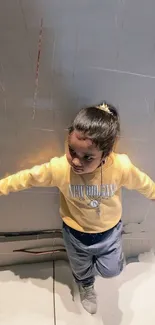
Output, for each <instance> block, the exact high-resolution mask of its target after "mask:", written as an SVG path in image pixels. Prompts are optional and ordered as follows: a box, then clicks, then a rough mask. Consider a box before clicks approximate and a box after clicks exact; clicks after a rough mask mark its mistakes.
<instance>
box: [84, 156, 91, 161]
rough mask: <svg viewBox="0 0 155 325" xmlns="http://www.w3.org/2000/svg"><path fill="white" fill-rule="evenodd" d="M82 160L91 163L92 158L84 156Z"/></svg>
mask: <svg viewBox="0 0 155 325" xmlns="http://www.w3.org/2000/svg"><path fill="white" fill-rule="evenodd" d="M84 159H85V160H87V161H92V160H93V158H92V157H90V156H85V157H84Z"/></svg>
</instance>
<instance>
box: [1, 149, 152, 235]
mask: <svg viewBox="0 0 155 325" xmlns="http://www.w3.org/2000/svg"><path fill="white" fill-rule="evenodd" d="M102 168H103V172H102V177H103V179H102V183H101V168H98V169H97V170H96V171H94V172H93V173H91V174H85V175H78V174H75V173H74V172H73V171H72V169H71V167H70V165H69V164H68V162H67V159H66V156H63V157H61V158H53V159H51V161H50V162H48V163H45V164H43V165H40V166H35V167H33V168H32V169H29V170H24V171H20V172H19V173H17V174H15V175H12V176H9V177H7V178H4V179H2V180H1V181H0V194H1V195H2V194H4V195H7V194H8V193H10V192H16V191H20V190H24V189H28V188H30V187H32V186H37V187H41V186H44V187H52V186H56V187H58V188H59V190H60V196H61V203H60V214H61V216H62V219H63V221H64V222H65V223H66V224H67V225H69V226H70V227H72V228H74V229H76V230H79V231H83V232H87V233H98V232H103V231H106V230H108V229H110V228H112V227H113V226H115V225H116V224H117V223H118V222H119V220H120V218H121V214H122V204H121V188H122V187H126V188H128V189H134V190H138V191H139V192H140V193H142V194H143V195H145V196H146V197H147V198H149V199H155V183H154V182H153V181H152V180H151V179H150V178H149V177H148V176H147V175H146V174H144V173H143V172H141V171H140V170H139V169H138V168H136V167H135V166H134V165H133V164H132V163H131V161H130V159H129V158H128V156H126V155H123V154H116V153H112V154H111V155H110V156H109V158H108V160H107V162H106V163H105V165H104V166H103V167H102ZM101 184H102V186H101ZM99 194H101V196H102V200H101V204H100V214H98V213H97V210H96V209H95V208H93V207H92V206H91V205H90V202H91V200H93V199H98V196H99Z"/></svg>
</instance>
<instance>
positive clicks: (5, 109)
mask: <svg viewBox="0 0 155 325" xmlns="http://www.w3.org/2000/svg"><path fill="white" fill-rule="evenodd" d="M4 111H5V114H6V112H7V104H6V97H4Z"/></svg>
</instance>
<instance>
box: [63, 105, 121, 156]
mask: <svg viewBox="0 0 155 325" xmlns="http://www.w3.org/2000/svg"><path fill="white" fill-rule="evenodd" d="M74 130H77V131H81V132H83V133H84V134H85V136H86V137H88V138H89V139H91V140H92V141H93V143H95V144H96V146H97V147H98V148H99V150H101V151H102V152H103V156H104V158H106V157H107V156H109V154H110V153H111V151H112V150H113V147H114V145H115V143H116V140H117V138H118V136H119V133H120V120H119V114H118V112H117V109H116V108H115V107H113V106H111V105H109V104H107V103H105V102H104V103H103V105H99V106H92V107H86V108H83V109H81V110H80V112H79V113H78V114H77V116H76V117H75V119H74V121H73V123H72V125H71V127H70V128H69V134H71V133H72V132H73V131H74Z"/></svg>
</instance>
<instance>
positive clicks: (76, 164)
mask: <svg viewBox="0 0 155 325" xmlns="http://www.w3.org/2000/svg"><path fill="white" fill-rule="evenodd" d="M72 163H73V165H74V166H76V167H82V164H81V162H80V160H79V159H78V158H74V159H73V160H72Z"/></svg>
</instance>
